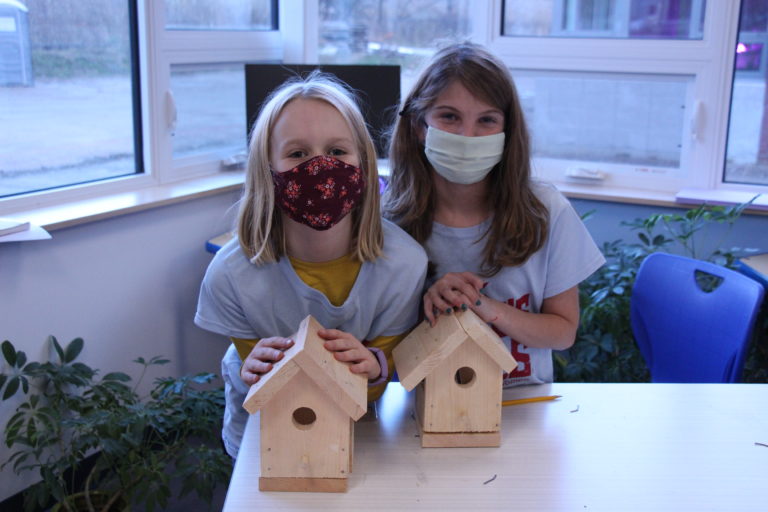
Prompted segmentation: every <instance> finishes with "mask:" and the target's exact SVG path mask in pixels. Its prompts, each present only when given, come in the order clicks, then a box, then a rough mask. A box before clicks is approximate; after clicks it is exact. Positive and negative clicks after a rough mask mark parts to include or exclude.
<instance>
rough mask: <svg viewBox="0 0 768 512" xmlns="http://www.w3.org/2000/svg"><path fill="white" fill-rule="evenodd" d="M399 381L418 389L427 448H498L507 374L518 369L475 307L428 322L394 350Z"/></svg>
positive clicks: (418, 407)
mask: <svg viewBox="0 0 768 512" xmlns="http://www.w3.org/2000/svg"><path fill="white" fill-rule="evenodd" d="M393 356H394V360H395V367H396V368H397V374H398V375H399V377H400V383H401V384H402V385H403V387H405V389H407V390H408V391H411V390H412V389H413V388H415V387H416V386H417V385H418V389H417V391H416V416H417V422H418V423H419V427H420V429H421V446H422V447H455V446H464V447H472V446H499V445H500V444H501V391H502V375H503V372H510V371H512V370H513V369H514V368H515V367H517V362H516V361H515V359H514V358H513V357H512V354H511V353H510V351H509V349H507V348H506V347H505V346H504V342H502V341H501V338H499V336H497V335H496V333H495V332H494V331H493V329H491V327H490V326H488V324H486V323H485V322H483V320H481V319H480V317H478V316H477V315H476V314H475V313H474V312H472V311H471V310H469V311H464V312H458V313H455V314H452V315H447V316H441V317H440V318H439V320H438V321H437V322H436V324H435V326H434V327H432V326H430V325H429V323H428V322H426V321H424V322H422V323H421V324H420V325H419V326H417V327H416V328H415V329H414V330H413V331H412V332H411V333H410V334H409V335H408V336H407V337H406V338H405V339H404V340H402V341H401V342H400V343H399V344H398V346H397V347H395V350H394V351H393Z"/></svg>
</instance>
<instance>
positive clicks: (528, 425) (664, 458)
mask: <svg viewBox="0 0 768 512" xmlns="http://www.w3.org/2000/svg"><path fill="white" fill-rule="evenodd" d="M549 394H558V395H562V398H560V399H558V400H556V401H552V402H537V403H529V404H524V405H514V406H508V407H504V411H503V417H502V421H503V424H502V429H503V432H502V445H501V447H500V448H421V447H420V444H419V439H418V437H417V436H418V429H417V426H416V423H415V420H414V418H413V415H412V407H411V403H412V398H413V397H412V393H411V394H409V393H406V392H405V390H404V389H403V388H402V386H400V384H399V383H393V384H390V385H389V386H388V388H387V391H386V393H385V394H384V396H383V397H382V398H381V400H380V401H379V402H378V404H377V405H378V419H375V420H370V419H368V418H365V417H364V418H363V419H361V420H360V421H359V422H358V423H357V425H356V427H355V458H354V466H353V470H352V474H351V475H350V477H349V491H348V492H347V493H346V494H323V493H281V492H259V490H258V476H259V455H258V454H259V432H258V431H259V429H258V415H254V416H252V417H251V418H250V420H249V423H248V427H247V429H246V432H245V437H244V439H243V444H242V447H241V450H240V456H239V458H238V460H237V463H236V465H235V469H234V474H233V476H232V481H231V483H230V487H229V490H228V493H227V498H226V502H225V504H224V510H225V511H229V512H233V511H240V510H243V511H244V510H259V511H266V510H325V511H328V510H331V511H340V510H342V511H343V510H350V511H367V510H393V511H401V510H422V511H433V510H461V511H466V512H477V511H481V510H483V511H484V510H498V511H510V510H525V511H536V510H542V511H559V510H568V511H594V510H606V511H621V510H632V511H635V510H638V511H654V512H655V511H663V510H674V511H683V510H695V511H702V510H717V511H751V510H754V511H758V510H759V511H761V512H765V511H767V510H768V446H766V445H768V384H557V383H556V384H552V385H544V386H528V387H521V388H517V389H512V390H506V391H505V392H504V399H511V398H521V397H527V396H536V395H549Z"/></svg>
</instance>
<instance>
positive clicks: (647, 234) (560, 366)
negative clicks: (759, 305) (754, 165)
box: [553, 201, 768, 382]
mask: <svg viewBox="0 0 768 512" xmlns="http://www.w3.org/2000/svg"><path fill="white" fill-rule="evenodd" d="M750 204H751V201H749V202H747V203H743V204H740V205H736V206H730V207H725V206H713V205H707V204H703V205H700V206H697V207H695V208H692V209H690V210H686V211H685V212H684V213H681V214H678V213H673V214H652V215H650V216H648V217H646V218H639V219H635V220H634V221H632V222H623V223H622V225H624V226H627V227H629V228H630V230H632V231H634V232H635V233H636V235H637V238H636V239H635V240H627V241H625V240H615V241H613V242H607V243H605V244H604V245H603V247H602V251H603V254H604V255H605V258H606V260H607V261H606V264H605V265H604V266H603V267H602V268H600V269H599V270H598V271H597V272H595V273H594V274H593V275H592V276H590V277H589V279H587V280H586V281H585V282H584V283H582V284H581V286H580V287H579V293H580V303H581V322H580V325H579V331H578V334H577V337H576V343H575V344H574V345H573V346H572V347H571V348H569V349H567V350H564V351H559V352H553V357H554V363H555V380H557V381H561V382H647V381H648V380H649V378H650V377H649V374H648V369H647V367H646V365H645V361H644V360H643V358H642V356H641V355H640V351H639V349H638V348H637V344H636V343H635V339H634V336H633V334H632V327H631V325H630V320H629V304H630V296H631V293H632V285H633V284H634V282H635V277H636V276H637V271H638V269H639V268H640V264H641V263H642V262H643V260H644V259H645V257H646V256H648V255H649V254H651V253H653V252H658V251H662V252H673V253H678V254H684V255H686V256H690V257H692V258H698V259H703V260H706V261H711V262H713V263H717V264H719V265H723V266H725V267H729V268H735V265H736V260H737V259H738V257H739V256H740V255H741V253H742V252H748V250H742V249H739V248H736V247H727V246H725V241H726V237H727V235H728V233H729V231H730V229H731V228H732V227H733V225H734V224H735V223H736V221H737V220H738V219H739V217H740V216H741V214H742V213H743V212H744V210H745V209H746V208H747V207H748V206H749V205H750ZM590 215H591V212H590V213H587V214H586V215H585V216H584V218H585V219H587V218H588V217H589V216H590ZM716 225H720V226H724V227H725V228H726V229H721V230H720V232H721V238H720V239H718V240H715V241H713V240H712V237H711V235H712V232H711V230H709V229H707V228H709V227H711V226H716ZM705 242H706V243H705ZM757 329H758V330H760V327H758V328H757ZM762 332H763V333H766V334H764V335H762V336H757V338H756V339H755V342H754V343H753V344H752V346H751V348H750V352H749V354H748V356H747V360H746V363H745V367H744V377H743V378H744V381H745V382H766V381H767V380H766V379H768V370H766V367H768V315H766V317H764V322H763V326H762Z"/></svg>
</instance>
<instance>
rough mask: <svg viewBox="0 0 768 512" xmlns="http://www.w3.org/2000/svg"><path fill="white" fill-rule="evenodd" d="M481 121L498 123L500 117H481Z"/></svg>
mask: <svg viewBox="0 0 768 512" xmlns="http://www.w3.org/2000/svg"><path fill="white" fill-rule="evenodd" d="M480 122H481V123H483V124H498V123H499V119H498V118H496V117H493V116H486V117H481V118H480Z"/></svg>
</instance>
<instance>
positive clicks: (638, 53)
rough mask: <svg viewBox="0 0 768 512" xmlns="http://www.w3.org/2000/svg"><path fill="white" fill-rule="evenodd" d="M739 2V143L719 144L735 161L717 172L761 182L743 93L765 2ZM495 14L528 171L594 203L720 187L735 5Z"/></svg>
mask: <svg viewBox="0 0 768 512" xmlns="http://www.w3.org/2000/svg"><path fill="white" fill-rule="evenodd" d="M750 3H751V4H752V9H751V11H750V13H749V14H747V11H749V9H747V10H745V11H744V13H743V14H742V20H744V19H745V16H746V19H747V20H750V21H749V22H748V26H749V29H747V30H749V31H750V32H749V35H745V34H746V30H745V29H744V28H743V29H742V32H741V34H740V41H741V42H742V45H741V46H740V47H739V48H740V49H739V50H738V51H740V52H741V53H739V54H738V55H739V56H740V57H736V61H735V62H736V66H737V68H739V67H741V68H744V69H743V71H738V70H737V73H736V81H735V82H734V87H733V105H732V109H731V120H730V125H731V132H732V133H733V134H734V135H736V134H737V133H739V134H740V135H736V136H732V137H731V140H733V141H734V142H733V143H731V144H729V150H728V155H729V156H728V159H729V162H731V161H733V162H736V161H737V160H738V159H739V158H740V159H741V164H742V165H729V169H730V168H733V169H734V171H732V172H731V173H730V174H736V173H737V172H741V173H750V174H751V176H750V177H749V178H747V180H744V181H743V182H745V181H749V182H750V183H752V184H757V185H760V184H762V185H765V184H768V181H767V180H766V179H765V178H764V177H763V178H759V175H760V173H761V171H759V167H760V163H759V162H760V160H759V158H757V156H756V155H758V153H759V151H758V149H757V148H758V147H759V139H760V138H761V137H760V131H759V129H757V128H756V126H759V123H760V122H761V121H760V120H761V119H762V111H763V105H762V103H761V104H756V103H754V101H755V100H754V99H753V100H751V101H752V103H749V102H748V100H747V97H752V98H754V97H759V98H762V92H761V91H762V87H763V86H764V82H765V75H764V74H763V75H760V71H758V70H757V68H756V66H759V65H760V59H761V58H762V56H761V55H759V52H760V46H759V43H760V41H761V40H760V34H761V33H762V34H763V35H765V33H766V27H765V17H766V11H767V10H768V5H766V2H764V1H761V2H755V1H752V2H750V1H749V0H745V1H744V4H745V6H746V5H747V4H750ZM758 4H759V5H758ZM502 12H503V15H502V20H501V23H500V25H501V31H500V32H496V33H491V34H490V35H489V40H490V45H491V47H492V49H493V50H494V51H495V52H496V53H497V54H499V55H500V56H501V57H502V58H503V59H504V60H505V62H507V63H508V64H509V66H510V69H511V71H512V73H513V76H514V77H515V79H516V81H517V84H518V87H519V88H520V91H521V96H522V99H523V103H524V106H525V109H526V113H527V118H528V120H529V122H530V125H531V133H532V138H533V141H534V155H535V165H534V167H535V169H536V172H537V174H538V175H540V176H542V177H544V178H546V179H549V180H551V181H554V182H556V183H560V184H563V185H564V186H567V185H572V184H577V186H584V187H592V189H593V190H594V192H595V194H596V195H599V194H601V189H606V188H623V189H627V190H632V191H633V193H634V194H637V195H638V196H643V195H653V194H656V193H664V194H667V195H674V194H676V193H677V192H678V191H680V190H682V189H687V188H700V189H709V190H715V189H718V188H728V187H730V186H732V184H733V183H732V182H730V181H729V180H728V179H727V178H726V179H723V169H724V167H725V164H724V162H725V155H724V154H725V146H726V136H727V131H728V130H727V127H728V114H729V110H728V109H727V108H723V107H724V106H727V105H728V100H729V99H730V97H731V96H730V87H729V84H728V80H727V79H728V78H730V76H731V73H732V71H731V70H732V67H733V65H734V64H733V63H734V55H735V54H734V52H733V50H734V42H733V39H732V38H733V36H734V35H735V30H734V29H735V27H736V25H737V21H738V14H739V5H738V2H716V1H709V2H707V1H706V0H675V1H672V0H610V1H609V0H542V1H539V0H506V1H505V2H503V7H502ZM760 20H762V22H761V21H760ZM744 23H745V22H744V21H742V25H743V26H746V25H745V24H744ZM761 31H762V32H761ZM748 43H749V44H751V46H747V44H748ZM747 68H749V69H747ZM750 73H751V74H752V77H753V78H751V79H747V75H748V74H750ZM756 75H760V78H759V79H756V78H754V77H755V76H756ZM742 77H743V78H742ZM749 80H751V83H749ZM756 81H758V82H760V84H759V85H755V82H756ZM758 101H762V99H760V100H758ZM758 118H759V119H758ZM739 130H741V131H739ZM745 146H748V147H749V148H745ZM731 148H734V149H733V150H732V149H731ZM737 155H738V156H737ZM745 160H746V161H748V162H751V164H749V165H744V163H745ZM747 167H751V169H750V170H749V171H748V170H747ZM737 168H738V171H736V170H735V169H737ZM761 179H762V181H761ZM732 181H735V180H732ZM752 190H756V191H759V189H755V188H754V187H752Z"/></svg>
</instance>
